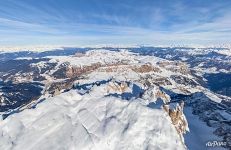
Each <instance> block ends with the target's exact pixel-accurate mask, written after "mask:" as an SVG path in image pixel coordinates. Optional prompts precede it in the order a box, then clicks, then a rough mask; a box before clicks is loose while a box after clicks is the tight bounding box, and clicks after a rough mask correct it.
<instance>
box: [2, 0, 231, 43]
mask: <svg viewBox="0 0 231 150" xmlns="http://www.w3.org/2000/svg"><path fill="white" fill-rule="evenodd" d="M230 42H231V0H0V45H98V44H121V45H136V44H138V45H139V44H151V45H171V44H198V45H200V44H219V43H230Z"/></svg>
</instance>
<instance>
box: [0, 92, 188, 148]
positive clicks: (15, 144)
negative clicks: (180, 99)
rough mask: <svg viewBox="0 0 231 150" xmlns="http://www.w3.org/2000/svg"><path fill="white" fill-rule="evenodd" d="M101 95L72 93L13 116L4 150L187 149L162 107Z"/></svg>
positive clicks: (6, 125) (1, 138)
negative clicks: (149, 106) (151, 106)
mask: <svg viewBox="0 0 231 150" xmlns="http://www.w3.org/2000/svg"><path fill="white" fill-rule="evenodd" d="M101 90H102V89H101ZM99 93H100V92H99V91H98V90H97V91H96V90H94V89H93V90H92V92H91V93H89V94H85V95H83V96H81V95H79V94H78V93H77V92H76V91H74V90H71V91H69V92H66V93H63V94H61V95H58V96H56V97H52V98H49V99H48V100H46V101H44V102H43V103H41V104H39V105H37V107H36V108H34V109H28V110H24V111H23V112H21V113H18V114H14V115H12V116H10V117H8V118H7V119H5V120H3V121H1V123H0V149H4V150H8V149H14V150H22V149H33V150H35V149H42V150H46V149H47V150H50V149H77V148H78V149H110V150H117V149H118V150H123V149H126V150H130V149H131V150H136V149H137V150H142V149H166V150H167V149H171V150H172V149H177V150H180V149H185V147H184V145H183V144H182V142H181V140H180V137H179V135H178V134H177V132H176V130H175V128H174V126H173V125H172V124H171V122H170V120H169V118H168V117H167V115H166V114H165V113H164V112H163V110H162V109H150V108H148V107H146V106H143V105H141V103H140V102H139V100H135V101H125V100H121V99H119V98H115V97H102V95H101V94H99Z"/></svg>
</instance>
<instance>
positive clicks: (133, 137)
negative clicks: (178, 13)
mask: <svg viewBox="0 0 231 150" xmlns="http://www.w3.org/2000/svg"><path fill="white" fill-rule="evenodd" d="M230 48H231V46H228V45H221V46H216V47H214V46H211V47H196V48H192V47H186V46H184V47H183V46H178V47H152V46H149V47H147V46H142V47H134V46H133V47H122V46H120V47H96V48H94V47H88V48H74V47H72V48H67V47H62V48H55V49H54V50H49V51H47V50H43V51H40V52H39V51H37V50H39V49H38V48H34V50H36V51H30V50H25V51H13V52H7V50H4V51H3V50H2V52H1V53H0V115H1V116H0V117H1V123H0V149H24V148H25V147H29V148H31V149H73V148H76V147H78V148H80V149H97V148H101V149H139V150H140V149H187V148H188V149H192V150H193V149H206V148H208V147H206V143H207V142H209V141H211V142H213V141H218V142H222V143H223V145H222V146H217V147H216V148H217V149H218V148H224V149H229V148H230V147H231V121H230V120H231V50H230ZM207 146H208V145H207Z"/></svg>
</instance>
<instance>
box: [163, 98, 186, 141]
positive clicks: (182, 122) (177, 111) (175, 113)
mask: <svg viewBox="0 0 231 150" xmlns="http://www.w3.org/2000/svg"><path fill="white" fill-rule="evenodd" d="M183 108H184V102H183V101H182V102H181V103H180V104H178V103H177V104H176V106H175V107H173V108H171V107H170V106H169V105H163V109H164V110H165V112H166V113H167V114H168V115H169V117H170V118H171V121H172V124H173V125H174V126H175V128H176V130H177V132H178V134H179V136H180V138H181V140H182V142H184V137H183V134H185V133H186V131H189V127H188V122H187V119H186V117H185V115H184V112H183Z"/></svg>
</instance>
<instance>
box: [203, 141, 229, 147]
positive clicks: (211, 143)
mask: <svg viewBox="0 0 231 150" xmlns="http://www.w3.org/2000/svg"><path fill="white" fill-rule="evenodd" d="M220 146H226V142H223V141H208V142H207V143H206V147H220Z"/></svg>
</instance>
